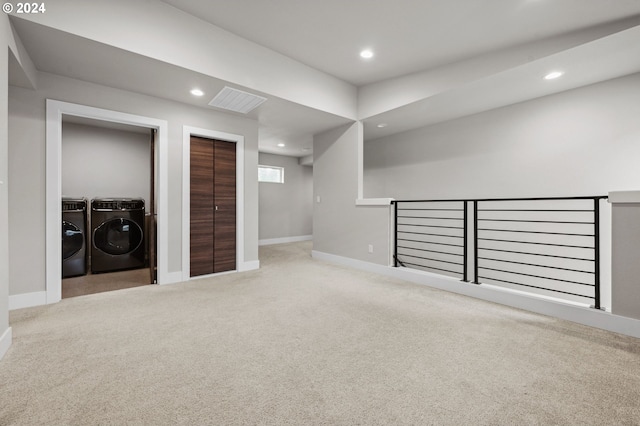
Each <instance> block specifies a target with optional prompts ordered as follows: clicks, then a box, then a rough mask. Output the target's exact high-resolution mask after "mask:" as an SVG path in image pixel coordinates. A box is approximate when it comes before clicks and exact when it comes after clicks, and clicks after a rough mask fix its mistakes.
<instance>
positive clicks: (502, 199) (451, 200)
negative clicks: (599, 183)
mask: <svg viewBox="0 0 640 426" xmlns="http://www.w3.org/2000/svg"><path fill="white" fill-rule="evenodd" d="M606 198H609V197H608V196H607V195H594V196H579V197H532V198H479V199H450V200H392V201H391V204H397V203H447V202H448V203H455V202H471V201H478V202H487V201H553V200H594V199H595V200H602V199H606Z"/></svg>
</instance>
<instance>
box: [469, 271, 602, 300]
mask: <svg viewBox="0 0 640 426" xmlns="http://www.w3.org/2000/svg"><path fill="white" fill-rule="evenodd" d="M481 278H484V279H485V280H493V281H500V282H501V283H508V284H514V285H520V286H523V287H529V288H537V289H538V290H545V291H550V292H552V293H562V294H569V295H571V296H578V297H584V298H585V299H595V297H593V296H585V295H584V294H578V293H571V292H569V291H562V290H552V289H548V288H545V287H538V286H535V285H530V284H522V283H516V282H513V281H507V280H501V279H498V278H491V277H482V276H479V277H478V280H480V279H481ZM487 284H488V283H487Z"/></svg>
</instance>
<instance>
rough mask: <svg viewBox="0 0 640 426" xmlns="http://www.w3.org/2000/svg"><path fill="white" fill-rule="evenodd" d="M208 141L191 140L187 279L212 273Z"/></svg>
mask: <svg viewBox="0 0 640 426" xmlns="http://www.w3.org/2000/svg"><path fill="white" fill-rule="evenodd" d="M211 142H212V141H211V140H209V139H203V138H198V137H195V136H192V137H191V203H190V207H191V232H190V239H191V267H190V270H191V276H192V277H193V276H197V275H206V274H212V273H213V232H214V226H213V215H214V203H213V191H214V187H213V155H214V146H213V143H211Z"/></svg>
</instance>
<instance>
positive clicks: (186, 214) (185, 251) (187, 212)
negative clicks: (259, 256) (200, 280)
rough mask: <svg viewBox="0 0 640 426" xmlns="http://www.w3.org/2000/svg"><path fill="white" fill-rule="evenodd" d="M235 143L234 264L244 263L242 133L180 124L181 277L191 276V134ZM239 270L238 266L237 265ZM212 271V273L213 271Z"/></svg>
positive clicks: (185, 279) (238, 266)
mask: <svg viewBox="0 0 640 426" xmlns="http://www.w3.org/2000/svg"><path fill="white" fill-rule="evenodd" d="M192 135H193V136H202V137H204V138H209V139H217V140H222V141H227V142H234V143H235V144H236V268H241V267H242V265H243V264H244V136H242V135H236V134H233V133H225V132H219V131H216V130H209V129H202V128H199V127H191V126H182V280H183V281H189V280H190V279H191V267H190V263H191V250H190V248H191V238H190V223H191V207H190V201H191V176H190V170H191V136H192ZM238 270H241V269H238ZM214 275H215V274H214Z"/></svg>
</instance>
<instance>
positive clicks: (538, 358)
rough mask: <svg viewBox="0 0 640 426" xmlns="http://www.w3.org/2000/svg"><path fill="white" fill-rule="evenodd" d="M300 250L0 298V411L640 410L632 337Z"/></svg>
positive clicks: (617, 417)
mask: <svg viewBox="0 0 640 426" xmlns="http://www.w3.org/2000/svg"><path fill="white" fill-rule="evenodd" d="M310 250H311V243H310V242H302V243H294V244H283V245H277V246H263V247H261V248H260V262H261V268H260V269H259V270H256V271H251V272H246V273H238V274H228V275H221V276H217V277H214V278H206V279H201V280H192V281H190V282H188V283H180V284H174V285H168V286H145V287H138V288H132V289H126V290H120V291H115V292H110V293H101V294H95V295H90V296H82V297H76V298H71V299H65V300H63V301H61V302H60V303H57V304H53V305H48V306H42V307H36V308H28V309H22V310H17V311H13V312H11V314H10V322H11V326H12V327H13V336H14V341H13V346H12V347H11V348H10V349H9V351H8V353H7V355H6V356H5V358H4V359H3V360H2V361H0V424H1V425H102V424H105V425H106V424H109V425H125V424H130V425H137V424H141V425H165V424H166V425H169V424H185V425H209V424H210V425H239V424H243V425H244V424H251V425H388V424H393V425H396V424H397V425H403V424H412V425H469V424H474V425H516V424H517V425H607V424H610V425H638V424H640V340H639V339H635V338H632V337H628V336H623V335H619V334H615V333H610V332H606V331H602V330H598V329H593V328H589V327H586V326H582V325H578V324H574V323H570V322H567V321H562V320H557V319H554V318H550V317H545V316H542V315H537V314H533V313H529V312H525V311H521V310H516V309H512V308H509V307H504V306H500V305H496V304H492V303H487V302H484V301H480V300H475V299H472V298H467V297H464V296H460V295H456V294H452V293H447V292H443V291H438V290H434V289H431V288H428V287H425V286H420V285H416V284H411V283H406V282H403V281H400V280H396V279H392V278H388V277H384V276H380V275H375V274H371V273H366V272H361V271H355V270H351V269H348V268H344V267H341V266H335V265H331V264H328V263H324V262H320V261H316V260H313V259H311V257H310Z"/></svg>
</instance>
